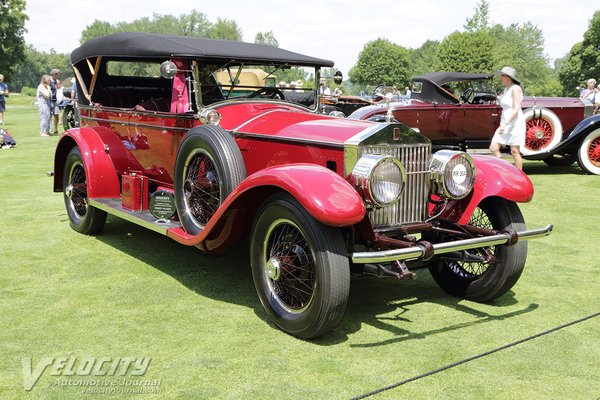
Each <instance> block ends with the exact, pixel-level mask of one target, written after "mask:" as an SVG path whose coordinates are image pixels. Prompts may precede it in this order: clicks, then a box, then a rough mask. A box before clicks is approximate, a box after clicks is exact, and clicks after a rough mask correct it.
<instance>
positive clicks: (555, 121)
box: [521, 108, 563, 156]
mask: <svg viewBox="0 0 600 400" xmlns="http://www.w3.org/2000/svg"><path fill="white" fill-rule="evenodd" d="M523 115H524V117H525V146H523V147H522V148H521V154H523V155H524V156H532V155H535V154H539V153H544V152H546V151H548V150H552V149H553V148H554V147H556V146H557V145H558V144H559V143H560V142H561V141H562V135H563V127H562V123H561V122H560V119H559V118H558V116H557V115H556V114H554V113H553V112H552V111H550V110H548V109H547V108H530V109H528V110H525V111H524V112H523Z"/></svg>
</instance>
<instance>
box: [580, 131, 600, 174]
mask: <svg viewBox="0 0 600 400" xmlns="http://www.w3.org/2000/svg"><path fill="white" fill-rule="evenodd" d="M577 156H578V160H577V162H578V164H579V166H580V167H581V169H582V170H584V171H585V172H587V173H588V174H592V175H600V129H596V130H594V131H592V132H590V133H588V134H587V136H586V137H585V138H584V139H583V141H582V142H581V146H579V151H578V153H577Z"/></svg>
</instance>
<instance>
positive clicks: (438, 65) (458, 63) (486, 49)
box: [434, 31, 494, 73]
mask: <svg viewBox="0 0 600 400" xmlns="http://www.w3.org/2000/svg"><path fill="white" fill-rule="evenodd" d="M493 43H494V42H493V41H492V39H491V37H490V35H489V34H488V33H487V32H483V31H477V32H458V31H455V32H453V33H451V34H450V35H448V36H446V38H444V40H443V41H442V43H440V46H439V48H438V50H437V59H436V61H435V63H434V67H435V69H436V70H438V71H455V72H482V73H484V72H490V71H491V70H492V68H493V61H492V47H493Z"/></svg>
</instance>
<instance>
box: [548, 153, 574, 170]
mask: <svg viewBox="0 0 600 400" xmlns="http://www.w3.org/2000/svg"><path fill="white" fill-rule="evenodd" d="M543 161H544V162H545V163H546V164H548V165H549V166H551V167H568V166H569V165H571V164H573V163H574V162H575V161H577V154H571V153H566V154H553V155H551V156H550V157H548V158H544V159H543Z"/></svg>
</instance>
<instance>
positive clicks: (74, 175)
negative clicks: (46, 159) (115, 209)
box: [63, 147, 106, 235]
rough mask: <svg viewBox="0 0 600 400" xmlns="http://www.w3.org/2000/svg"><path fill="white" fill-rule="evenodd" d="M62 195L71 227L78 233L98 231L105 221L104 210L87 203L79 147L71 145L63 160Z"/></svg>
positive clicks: (89, 233) (83, 169) (85, 181)
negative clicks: (64, 160)
mask: <svg viewBox="0 0 600 400" xmlns="http://www.w3.org/2000/svg"><path fill="white" fill-rule="evenodd" d="M63 174H64V175H63V195H64V198H65V207H66V209H67V215H68V216H69V222H70V225H71V228H73V229H74V230H76V231H77V232H79V233H83V234H86V235H91V234H94V233H98V232H100V231H101V230H102V227H104V223H105V222H106V212H104V211H102V210H99V209H97V208H95V207H91V206H90V205H89V203H88V195H87V179H86V175H85V168H84V165H83V158H82V157H81V151H80V150H79V147H73V148H72V149H71V151H70V152H69V154H68V155H67V159H66V162H65V169H64V173H63Z"/></svg>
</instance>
